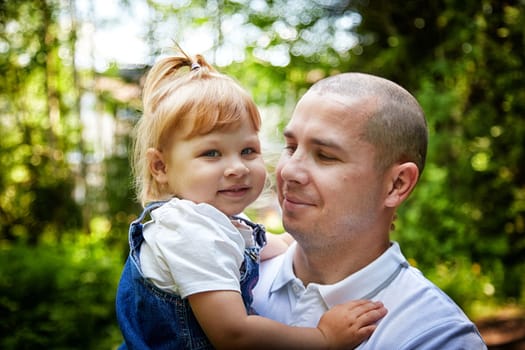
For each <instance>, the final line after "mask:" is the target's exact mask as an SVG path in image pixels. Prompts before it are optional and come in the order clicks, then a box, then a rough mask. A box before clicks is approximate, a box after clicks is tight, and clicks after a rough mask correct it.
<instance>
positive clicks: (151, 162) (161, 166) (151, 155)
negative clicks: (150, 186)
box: [146, 148, 168, 184]
mask: <svg viewBox="0 0 525 350" xmlns="http://www.w3.org/2000/svg"><path fill="white" fill-rule="evenodd" d="M146 157H147V159H148V167H149V171H150V172H151V176H152V177H153V179H155V181H157V182H158V183H159V184H166V183H168V169H167V166H166V162H165V161H164V154H162V152H161V151H159V150H158V149H156V148H149V149H148V151H147V152H146Z"/></svg>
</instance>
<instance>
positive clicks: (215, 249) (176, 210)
mask: <svg viewBox="0 0 525 350" xmlns="http://www.w3.org/2000/svg"><path fill="white" fill-rule="evenodd" d="M151 216H152V219H153V221H152V222H150V223H148V224H146V225H145V228H144V239H145V242H144V243H143V245H142V248H141V267H142V271H143V273H144V275H145V277H146V278H149V279H150V280H151V281H152V282H153V283H154V284H156V285H157V286H158V287H160V288H162V289H166V290H171V291H173V292H175V293H177V294H179V295H180V296H181V297H183V298H184V297H187V296H188V295H191V294H195V293H200V292H206V291H213V290H233V291H240V282H239V279H240V276H239V275H240V273H239V269H240V267H241V264H242V262H243V259H244V256H243V252H244V246H245V243H244V239H243V238H242V236H241V235H240V233H239V231H238V230H237V229H236V228H235V226H234V225H233V224H232V223H231V221H230V219H229V218H228V217H227V216H226V215H224V214H223V213H221V212H220V211H219V210H217V209H215V208H214V207H212V206H210V205H208V204H195V203H193V202H190V201H187V200H180V199H173V200H171V201H169V202H168V203H166V204H165V205H163V206H162V207H160V208H158V209H156V210H154V211H153V212H152V214H151Z"/></svg>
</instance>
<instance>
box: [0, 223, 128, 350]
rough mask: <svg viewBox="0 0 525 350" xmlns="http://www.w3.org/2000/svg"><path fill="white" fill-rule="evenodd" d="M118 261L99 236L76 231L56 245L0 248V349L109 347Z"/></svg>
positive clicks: (113, 337)
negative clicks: (89, 235) (88, 235)
mask: <svg viewBox="0 0 525 350" xmlns="http://www.w3.org/2000/svg"><path fill="white" fill-rule="evenodd" d="M74 237H76V238H74ZM122 264H123V263H122V259H121V257H120V254H118V253H117V254H115V252H112V251H111V249H109V248H108V246H107V244H106V242H105V240H104V239H101V238H96V237H95V236H91V237H87V236H85V235H83V234H80V235H79V234H78V233H71V234H68V235H67V237H64V240H63V241H62V242H61V243H59V244H57V243H51V242H50V243H42V244H40V245H38V246H27V245H23V244H20V245H15V246H12V247H4V248H2V250H1V251H0V313H1V314H2V320H1V321H0V347H1V348H2V349H6V350H8V349H110V348H112V347H115V346H116V345H117V344H118V343H119V342H120V334H119V331H118V328H117V326H116V319H115V315H114V309H115V308H114V295H115V291H116V282H117V281H118V277H119V273H120V270H121V268H122Z"/></svg>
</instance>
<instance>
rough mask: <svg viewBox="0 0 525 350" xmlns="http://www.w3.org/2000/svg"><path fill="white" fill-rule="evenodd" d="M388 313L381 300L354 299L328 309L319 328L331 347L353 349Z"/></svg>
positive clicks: (368, 335)
mask: <svg viewBox="0 0 525 350" xmlns="http://www.w3.org/2000/svg"><path fill="white" fill-rule="evenodd" d="M386 314H387V310H386V308H385V307H384V306H383V303H381V302H379V301H376V302H374V301H370V300H353V301H350V302H348V303H345V304H340V305H336V306H334V307H333V308H331V309H330V310H328V311H327V312H326V313H325V314H324V315H323V316H322V317H321V320H320V321H319V324H318V325H317V328H319V330H320V331H321V333H323V335H324V336H325V338H326V340H327V343H328V346H329V349H349V348H351V349H353V348H355V347H356V346H357V345H359V344H360V343H361V342H363V341H364V340H365V339H367V338H368V337H370V335H371V334H372V332H373V331H374V330H375V329H376V322H377V321H379V320H380V319H381V318H383V317H384V316H385V315H386Z"/></svg>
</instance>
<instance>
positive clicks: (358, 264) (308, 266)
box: [293, 240, 390, 286]
mask: <svg viewBox="0 0 525 350" xmlns="http://www.w3.org/2000/svg"><path fill="white" fill-rule="evenodd" d="M389 246H390V241H389V240H384V241H381V242H379V243H376V244H374V245H370V244H368V245H362V244H356V245H352V244H348V245H346V246H341V245H339V246H337V247H335V246H334V247H330V248H327V247H326V246H325V247H323V248H318V249H312V248H306V249H304V248H303V247H301V246H300V245H299V244H297V247H296V250H295V254H294V257H293V268H294V273H295V275H296V276H297V278H299V279H300V280H301V281H302V282H303V284H304V285H305V286H306V285H308V284H309V283H318V284H325V285H328V284H334V283H337V282H339V281H341V280H343V279H345V278H346V277H348V276H350V275H351V274H353V273H355V272H357V271H359V270H361V269H362V268H364V267H365V266H367V265H368V264H370V263H371V262H372V261H374V260H375V259H377V258H378V257H379V256H380V255H381V254H383V253H384V252H385V251H386V250H387V249H388V247H389Z"/></svg>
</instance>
